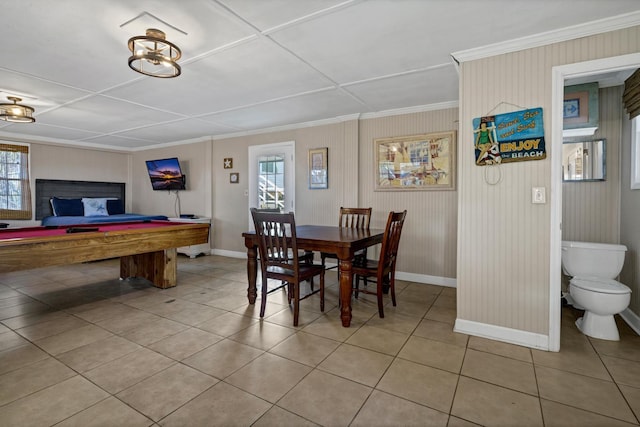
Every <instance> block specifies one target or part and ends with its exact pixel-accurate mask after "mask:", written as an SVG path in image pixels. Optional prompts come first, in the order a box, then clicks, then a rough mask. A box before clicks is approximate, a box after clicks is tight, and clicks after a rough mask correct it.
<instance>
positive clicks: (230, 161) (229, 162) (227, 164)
mask: <svg viewBox="0 0 640 427" xmlns="http://www.w3.org/2000/svg"><path fill="white" fill-rule="evenodd" d="M223 163H224V168H225V169H233V159H232V158H231V157H225V158H224V162H223Z"/></svg>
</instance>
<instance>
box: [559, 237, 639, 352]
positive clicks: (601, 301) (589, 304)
mask: <svg viewBox="0 0 640 427" xmlns="http://www.w3.org/2000/svg"><path fill="white" fill-rule="evenodd" d="M626 251H627V248H626V247H625V246H623V245H612V244H606V243H589V242H570V241H563V242H562V270H563V271H564V273H565V274H566V275H567V276H571V280H570V281H569V295H570V298H568V299H570V300H573V306H574V307H575V308H579V309H583V310H584V316H583V317H581V318H579V319H578V320H577V321H576V326H577V327H578V329H579V330H580V331H581V332H582V333H583V334H585V335H588V336H590V337H593V338H599V339H603V340H611V341H618V340H620V334H619V333H618V327H617V326H616V322H615V319H614V318H613V316H614V315H615V314H618V313H620V312H622V311H623V310H624V309H626V308H627V307H628V306H629V302H630V301H631V289H629V287H627V286H625V285H623V284H622V283H620V282H618V281H616V280H614V279H615V278H616V277H618V274H620V271H621V270H622V265H623V264H624V255H625V252H626Z"/></svg>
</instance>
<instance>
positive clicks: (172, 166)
mask: <svg viewBox="0 0 640 427" xmlns="http://www.w3.org/2000/svg"><path fill="white" fill-rule="evenodd" d="M146 163H147V171H148V172H149V178H150V179H151V187H152V188H153V189H154V190H169V191H171V190H184V189H185V188H186V187H185V176H184V175H183V174H182V170H181V169H180V162H178V158H177V157H172V158H170V159H159V160H147V161H146Z"/></svg>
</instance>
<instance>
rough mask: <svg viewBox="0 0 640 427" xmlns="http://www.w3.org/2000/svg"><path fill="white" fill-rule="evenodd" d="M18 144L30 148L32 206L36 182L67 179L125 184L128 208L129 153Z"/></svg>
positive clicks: (15, 223) (18, 223) (16, 223)
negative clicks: (38, 180) (40, 179)
mask: <svg viewBox="0 0 640 427" xmlns="http://www.w3.org/2000/svg"><path fill="white" fill-rule="evenodd" d="M8 142H11V141H8ZM21 142H27V143H29V145H30V148H29V153H30V163H29V172H30V179H31V194H32V199H33V200H34V203H35V194H36V193H35V183H36V179H38V178H42V179H69V180H80V181H107V182H124V183H126V184H127V208H130V207H131V192H130V188H131V175H130V173H129V170H130V169H129V158H130V154H129V153H124V152H122V153H121V152H114V151H108V150H96V149H86V148H78V147H73V146H64V145H58V144H43V143H36V142H29V141H21ZM34 209H35V208H34ZM34 217H35V210H34ZM4 222H8V223H10V224H12V226H17V227H27V226H32V225H40V221H35V220H31V221H4Z"/></svg>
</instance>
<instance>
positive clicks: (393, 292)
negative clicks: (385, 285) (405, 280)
mask: <svg viewBox="0 0 640 427" xmlns="http://www.w3.org/2000/svg"><path fill="white" fill-rule="evenodd" d="M389 276H390V277H389V291H390V292H391V302H393V306H394V307H395V306H396V275H395V274H394V273H390V275H389Z"/></svg>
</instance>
